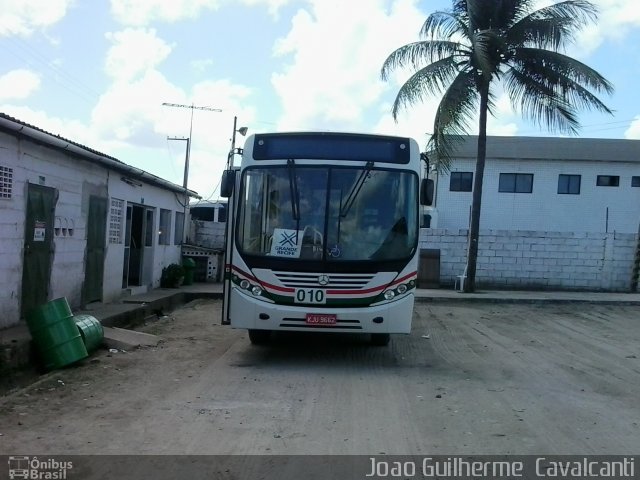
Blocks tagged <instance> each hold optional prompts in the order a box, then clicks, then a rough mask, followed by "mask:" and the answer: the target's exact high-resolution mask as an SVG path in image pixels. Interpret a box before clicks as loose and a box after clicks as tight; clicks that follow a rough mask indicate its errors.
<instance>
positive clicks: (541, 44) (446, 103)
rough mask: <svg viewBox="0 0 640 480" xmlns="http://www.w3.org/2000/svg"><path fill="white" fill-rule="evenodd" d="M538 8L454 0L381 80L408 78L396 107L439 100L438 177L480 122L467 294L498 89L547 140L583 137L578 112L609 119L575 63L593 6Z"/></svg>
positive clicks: (393, 57)
mask: <svg viewBox="0 0 640 480" xmlns="http://www.w3.org/2000/svg"><path fill="white" fill-rule="evenodd" d="M536 3H537V2H536V1H535V0H452V6H451V9H450V10H447V11H437V12H434V13H432V14H431V15H429V16H428V17H427V19H426V20H425V22H424V24H423V25H422V29H421V30H420V38H421V39H420V40H419V41H417V42H414V43H410V44H408V45H404V46H402V47H400V48H398V49H397V50H395V51H393V52H392V53H391V54H390V55H389V56H388V58H387V59H386V60H385V62H384V64H383V66H382V69H381V77H382V79H383V80H388V79H389V76H390V75H391V73H392V72H394V71H397V70H404V69H409V70H411V71H412V73H411V75H410V76H409V78H408V79H407V81H406V82H405V83H404V84H403V85H402V86H401V87H400V90H399V91H398V94H397V95H396V99H395V101H394V103H393V108H392V114H393V117H394V119H397V117H398V114H399V112H400V111H401V110H402V109H405V108H408V107H410V106H411V105H414V104H416V103H420V102H422V101H424V100H425V99H426V98H427V97H428V96H431V95H440V96H441V100H440V103H439V105H438V108H437V111H436V115H435V120H434V125H433V134H432V135H431V138H430V140H429V142H428V144H427V150H428V151H429V152H430V156H433V157H435V158H434V160H435V162H436V166H437V168H438V170H439V171H441V172H442V171H447V170H448V169H449V164H450V161H451V158H452V155H453V154H455V149H456V145H457V144H458V142H459V140H460V139H461V136H462V135H466V134H468V133H469V130H470V127H471V125H472V122H473V121H474V120H475V118H476V117H477V118H478V119H479V120H478V156H477V160H476V171H475V175H474V185H473V200H472V206H471V225H470V230H469V247H468V259H467V281H466V283H465V291H466V292H472V291H474V290H475V274H476V262H477V255H478V237H479V229H480V209H481V203H482V180H483V176H484V164H485V158H486V145H487V138H486V136H487V116H488V115H489V114H493V110H494V107H495V99H496V88H497V86H498V85H499V84H500V85H502V87H503V88H504V91H505V92H506V93H507V94H508V96H509V99H510V101H511V104H512V106H513V109H514V110H516V111H520V112H521V113H522V115H523V116H524V117H525V118H528V119H530V120H532V121H533V122H534V123H536V124H538V125H539V126H543V127H547V128H548V129H549V130H550V131H552V132H556V133H563V134H576V133H577V131H578V127H579V122H578V110H580V109H594V110H597V111H600V112H604V113H609V114H610V113H611V110H610V109H609V108H608V107H607V106H606V105H605V104H604V103H603V102H602V101H601V100H600V99H599V98H598V97H597V96H596V94H597V93H600V92H605V93H612V91H613V86H612V85H611V83H609V82H608V81H607V80H606V79H605V78H604V77H603V76H602V75H601V74H599V73H598V72H597V71H595V70H594V69H592V68H590V67H589V66H587V65H585V64H584V63H582V62H580V61H578V60H576V59H574V58H572V57H570V56H568V55H567V54H566V53H565V49H566V47H567V46H568V45H570V44H571V43H572V42H574V41H575V38H576V37H575V36H576V33H577V32H578V31H579V30H580V29H581V28H583V27H584V26H585V25H587V24H588V23H589V22H592V21H595V19H596V18H597V9H596V7H595V5H594V4H592V3H591V2H589V1H587V0H565V1H560V2H557V3H554V4H552V5H549V6H546V7H543V8H539V9H535V4H536Z"/></svg>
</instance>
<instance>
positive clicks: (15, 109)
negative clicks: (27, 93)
mask: <svg viewBox="0 0 640 480" xmlns="http://www.w3.org/2000/svg"><path fill="white" fill-rule="evenodd" d="M0 110H2V111H3V112H5V113H7V114H8V115H11V116H12V117H15V118H17V119H18V120H20V121H22V122H25V123H29V124H31V125H34V126H36V127H38V128H40V129H42V130H45V131H47V132H49V133H53V134H54V135H60V136H61V137H64V138H66V139H68V140H71V141H72V142H75V143H79V144H81V145H86V146H89V147H92V148H96V149H98V150H99V148H97V145H98V144H99V142H98V140H97V137H96V136H95V135H94V133H93V132H92V131H91V128H90V127H87V126H86V125H85V124H83V123H82V122H80V121H78V120H73V119H69V118H61V117H57V116H50V115H49V114H48V113H47V112H45V111H42V110H35V109H32V108H30V107H25V106H18V105H10V104H6V105H2V107H1V108H0ZM104 153H107V152H104Z"/></svg>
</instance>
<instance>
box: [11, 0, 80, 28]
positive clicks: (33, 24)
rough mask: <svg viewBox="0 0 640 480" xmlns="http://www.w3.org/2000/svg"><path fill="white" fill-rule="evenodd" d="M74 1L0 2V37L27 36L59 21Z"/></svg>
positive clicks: (25, 0)
mask: <svg viewBox="0 0 640 480" xmlns="http://www.w3.org/2000/svg"><path fill="white" fill-rule="evenodd" d="M73 1H74V0H20V1H14V0H2V1H0V37H2V36H9V35H22V36H27V35H29V34H31V33H32V32H33V31H34V30H36V29H38V28H43V27H48V26H50V25H53V24H54V23H57V22H58V21H60V20H61V19H62V18H63V17H64V16H65V14H66V13H67V9H68V8H69V6H70V5H71V4H72V3H73Z"/></svg>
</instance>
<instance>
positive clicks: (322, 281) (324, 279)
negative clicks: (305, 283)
mask: <svg viewBox="0 0 640 480" xmlns="http://www.w3.org/2000/svg"><path fill="white" fill-rule="evenodd" d="M318 283H319V284H320V285H323V286H324V285H329V275H320V276H319V277H318Z"/></svg>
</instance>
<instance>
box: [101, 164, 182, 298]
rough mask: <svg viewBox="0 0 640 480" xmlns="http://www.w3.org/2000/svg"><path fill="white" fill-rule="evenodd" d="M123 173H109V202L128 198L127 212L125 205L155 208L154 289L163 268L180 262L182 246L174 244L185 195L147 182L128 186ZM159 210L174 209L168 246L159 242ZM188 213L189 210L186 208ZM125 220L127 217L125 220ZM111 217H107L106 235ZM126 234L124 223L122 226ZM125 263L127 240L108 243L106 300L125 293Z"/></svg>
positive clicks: (158, 283) (105, 278) (152, 284)
mask: <svg viewBox="0 0 640 480" xmlns="http://www.w3.org/2000/svg"><path fill="white" fill-rule="evenodd" d="M121 177H122V175H121V174H118V173H112V174H110V176H109V202H111V199H112V198H117V199H120V200H124V201H125V205H124V212H125V214H126V205H127V203H129V204H135V205H144V206H146V207H151V208H153V209H154V215H153V221H154V229H153V231H154V232H156V234H155V235H154V241H153V242H154V252H153V264H152V281H151V283H150V284H149V285H148V286H149V287H152V288H155V287H158V286H160V277H161V275H162V269H163V268H164V267H165V266H167V265H169V264H171V263H181V255H180V250H181V246H180V245H176V244H175V243H174V238H175V236H174V229H175V217H176V212H180V213H182V212H183V211H184V209H183V206H182V205H181V203H180V202H182V201H183V198H184V197H183V196H182V195H180V194H176V193H174V192H171V191H169V190H165V189H163V188H159V187H155V186H153V185H147V184H144V185H143V186H142V187H139V186H132V185H129V184H127V183H125V182H123V181H122V180H121ZM160 209H166V210H170V211H171V232H170V234H169V242H170V244H169V245H159V244H158V234H157V232H158V231H159V224H160ZM187 214H188V211H187ZM123 221H124V219H123ZM108 225H109V219H107V236H108V233H109V231H108V230H109V229H108ZM123 233H124V225H123ZM123 262H124V239H121V242H120V243H118V244H114V243H107V253H106V259H105V275H104V290H103V296H104V300H105V301H109V300H112V299H114V298H117V297H118V296H120V295H121V294H122V268H123Z"/></svg>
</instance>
